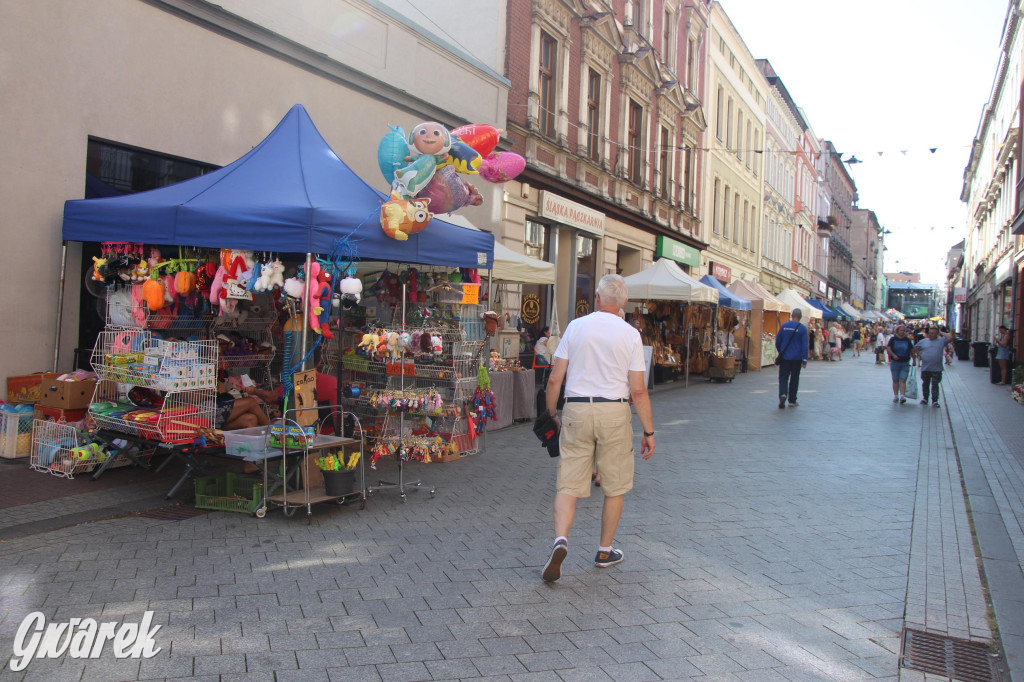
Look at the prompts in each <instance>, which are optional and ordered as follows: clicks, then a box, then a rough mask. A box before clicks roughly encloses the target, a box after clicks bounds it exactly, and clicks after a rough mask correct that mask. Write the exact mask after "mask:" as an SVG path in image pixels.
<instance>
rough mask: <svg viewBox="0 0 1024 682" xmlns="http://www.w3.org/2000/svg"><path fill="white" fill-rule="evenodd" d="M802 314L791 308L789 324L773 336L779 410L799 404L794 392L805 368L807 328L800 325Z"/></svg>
mask: <svg viewBox="0 0 1024 682" xmlns="http://www.w3.org/2000/svg"><path fill="white" fill-rule="evenodd" d="M803 315H804V313H803V311H802V310H800V309H799V308H793V312H792V314H790V320H789V322H785V323H783V325H782V326H781V327H780V328H779V333H778V334H777V335H776V336H775V350H777V351H779V409H780V410H782V409H785V407H786V402H787V401H789V406H790V407H796V406H798V405H799V404H800V403H798V402H797V400H796V392H797V390H798V389H799V388H800V370H801V369H803V368H804V367H806V366H807V345H808V343H807V327H805V326H803V325H802V324H800V319H801V318H802V317H803Z"/></svg>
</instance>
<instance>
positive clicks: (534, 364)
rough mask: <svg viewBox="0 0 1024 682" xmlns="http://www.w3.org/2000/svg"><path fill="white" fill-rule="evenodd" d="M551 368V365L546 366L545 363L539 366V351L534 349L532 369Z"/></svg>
mask: <svg viewBox="0 0 1024 682" xmlns="http://www.w3.org/2000/svg"><path fill="white" fill-rule="evenodd" d="M549 367H551V365H550V364H544V363H541V364H537V349H536V348H534V349H533V362H532V363H530V369H546V368H549Z"/></svg>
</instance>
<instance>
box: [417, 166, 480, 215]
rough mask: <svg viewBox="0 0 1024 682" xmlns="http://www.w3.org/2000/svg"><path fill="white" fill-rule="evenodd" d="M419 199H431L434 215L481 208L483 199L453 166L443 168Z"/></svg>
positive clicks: (419, 195) (435, 174) (421, 192)
mask: <svg viewBox="0 0 1024 682" xmlns="http://www.w3.org/2000/svg"><path fill="white" fill-rule="evenodd" d="M416 197H417V198H418V199H429V200H430V210H431V211H433V212H434V213H454V212H455V211H457V210H459V209H460V208H462V207H463V206H467V205H468V206H479V205H480V204H481V203H483V197H482V196H480V193H479V192H477V191H476V188H475V187H473V185H471V184H469V183H468V182H466V181H465V180H463V179H462V178H460V177H459V174H458V172H456V170H455V169H454V168H453V167H452V166H442V167H440V168H438V169H437V172H436V173H434V177H433V178H431V179H430V182H429V183H428V184H427V186H426V187H424V188H423V190H422V191H420V193H419V194H417V195H416Z"/></svg>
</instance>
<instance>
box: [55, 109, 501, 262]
mask: <svg viewBox="0 0 1024 682" xmlns="http://www.w3.org/2000/svg"><path fill="white" fill-rule="evenodd" d="M387 199H388V197H387V196H386V195H384V194H383V193H381V192H378V191H377V190H375V189H374V188H373V187H371V186H370V185H368V184H367V183H366V182H364V181H363V180H362V179H361V178H359V176H357V175H356V174H355V173H354V172H352V170H351V169H350V168H349V167H348V166H346V165H345V163H344V162H343V161H342V160H341V159H340V158H338V155H337V154H335V153H334V151H333V150H332V149H331V148H330V146H329V145H328V144H327V142H326V141H324V138H323V137H322V136H321V135H320V131H318V130H317V129H316V126H315V125H313V121H312V120H310V118H309V114H307V113H306V110H305V108H303V107H302V105H298V104H297V105H295V106H294V107H292V109H291V110H290V111H289V112H288V114H287V115H285V117H284V118H283V119H282V120H281V122H280V123H278V124H277V127H276V128H274V130H273V131H271V133H270V134H269V135H267V137H266V138H265V139H264V140H263V141H262V142H260V143H259V144H258V145H256V147H254V148H253V149H252V150H251V151H250V152H249V153H248V154H246V155H245V156H243V157H241V158H240V159H238V160H237V161H235V162H233V163H231V164H229V165H227V166H225V167H223V168H220V169H218V170H215V171H213V172H210V173H207V174H206V175H200V176H198V177H195V178H192V179H190V180H185V181H184V182H179V183H177V184H174V185H169V186H167V187H161V188H159V189H154V190H150V191H148V192H139V193H138V194H130V195H126V196H120V197H110V198H103V199H80V200H74V201H67V202H65V204H64V227H63V238H64V240H66V241H89V242H103V241H127V242H143V243H146V244H164V245H182V246H201V247H208V248H220V247H225V248H235V249H252V250H257V251H277V252H282V253H320V254H329V253H330V252H331V251H332V250H333V249H334V248H335V245H336V243H338V242H339V240H343V239H347V243H348V244H349V245H350V246H351V247H353V249H354V251H355V252H356V253H357V255H358V257H359V258H361V259H366V260H387V261H393V262H402V263H416V264H426V265H446V266H454V267H467V268H489V267H491V265H492V264H493V260H494V237H493V236H492V235H491V234H489V233H487V232H478V231H473V230H467V229H465V228H462V227H458V226H456V225H453V224H451V223H450V222H448V221H446V220H442V219H440V218H434V219H433V220H432V221H430V223H429V224H428V225H427V227H426V229H425V230H423V231H422V232H419V233H417V234H414V235H411V236H410V237H409V239H408V240H407V241H397V240H394V239H391V238H390V237H388V236H387V235H385V234H384V232H383V231H382V230H381V229H380V207H381V204H382V203H383V202H384V201H386V200H387Z"/></svg>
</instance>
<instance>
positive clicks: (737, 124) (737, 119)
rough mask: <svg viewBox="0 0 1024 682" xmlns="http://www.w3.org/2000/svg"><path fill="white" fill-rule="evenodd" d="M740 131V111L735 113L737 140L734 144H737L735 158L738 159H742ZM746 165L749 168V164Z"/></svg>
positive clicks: (741, 114)
mask: <svg viewBox="0 0 1024 682" xmlns="http://www.w3.org/2000/svg"><path fill="white" fill-rule="evenodd" d="M741 130H743V112H742V111H737V112H736V138H737V139H736V142H737V144H736V158H738V159H742V158H743V145H742V144H739V136H740V131H741ZM747 165H748V166H749V165H750V162H747Z"/></svg>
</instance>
